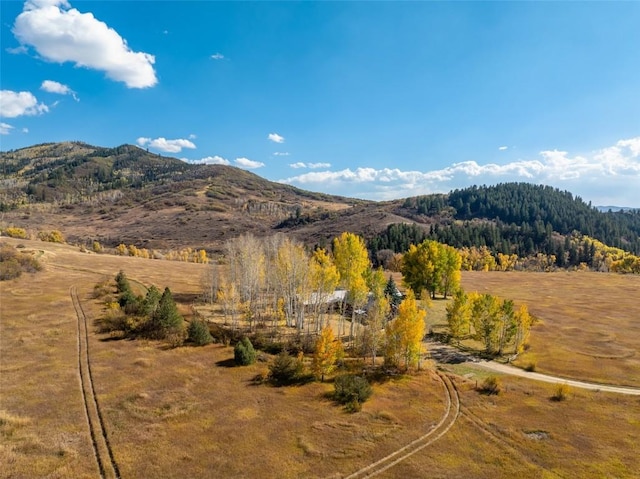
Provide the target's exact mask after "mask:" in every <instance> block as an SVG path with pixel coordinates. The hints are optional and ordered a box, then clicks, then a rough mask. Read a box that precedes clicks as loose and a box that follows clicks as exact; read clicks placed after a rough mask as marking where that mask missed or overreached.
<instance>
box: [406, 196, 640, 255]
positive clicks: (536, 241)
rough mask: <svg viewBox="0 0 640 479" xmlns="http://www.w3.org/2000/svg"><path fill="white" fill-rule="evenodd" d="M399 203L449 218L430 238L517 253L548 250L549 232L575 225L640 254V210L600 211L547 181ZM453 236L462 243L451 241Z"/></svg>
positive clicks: (565, 230)
mask: <svg viewBox="0 0 640 479" xmlns="http://www.w3.org/2000/svg"><path fill="white" fill-rule="evenodd" d="M403 208H404V209H405V210H408V211H409V212H411V213H413V214H416V215H427V216H440V217H441V218H445V219H446V218H449V220H450V221H449V222H448V224H446V223H447V222H446V221H445V224H446V226H445V227H444V228H442V229H443V230H444V231H442V232H441V233H440V234H442V235H443V236H441V237H434V239H438V240H439V241H444V242H447V243H448V244H451V245H452V246H457V247H462V246H483V245H486V246H489V247H492V248H496V249H497V250H499V251H500V252H502V253H505V254H506V253H507V252H509V253H516V254H518V255H519V256H526V255H529V254H537V253H547V254H552V253H553V252H552V251H549V250H550V249H552V248H553V247H554V245H553V244H552V243H551V242H550V241H549V236H550V235H549V233H550V232H555V233H559V234H560V235H563V236H566V235H570V234H572V233H573V232H575V231H577V232H579V233H580V234H582V235H585V236H589V237H591V238H595V239H597V240H598V241H600V242H602V243H604V244H607V245H609V246H612V247H616V248H620V249H623V250H625V251H628V252H631V253H634V254H636V255H640V210H631V211H619V212H606V213H604V212H601V211H599V210H598V209H597V208H595V207H593V206H592V205H591V203H589V204H587V203H585V202H584V201H583V200H582V199H581V198H580V197H579V196H576V197H574V196H573V195H572V194H571V193H569V192H567V191H560V190H559V189H557V188H553V187H550V186H542V185H532V184H529V183H502V184H498V185H495V186H473V187H470V188H465V189H460V190H454V191H452V192H451V193H449V194H448V195H429V196H419V197H415V198H407V199H406V200H405V202H404V204H403ZM477 219H485V220H490V221H494V222H495V224H493V225H491V226H487V225H486V224H485V223H484V222H474V221H473V220H477ZM456 220H457V221H456ZM467 230H468V233H466V232H465V231H467ZM545 233H546V234H545ZM436 236H437V235H436ZM529 240H530V241H529ZM451 241H456V242H458V243H462V244H460V245H454V244H453V242H451ZM465 242H466V243H467V244H465ZM483 242H484V243H483ZM557 256H559V255H557Z"/></svg>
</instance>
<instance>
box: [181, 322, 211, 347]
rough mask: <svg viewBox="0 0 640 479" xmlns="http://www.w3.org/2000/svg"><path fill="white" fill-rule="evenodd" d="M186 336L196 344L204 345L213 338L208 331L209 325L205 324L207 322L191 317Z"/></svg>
mask: <svg viewBox="0 0 640 479" xmlns="http://www.w3.org/2000/svg"><path fill="white" fill-rule="evenodd" d="M187 338H188V339H189V341H191V342H192V343H194V344H195V345H197V346H204V345H206V344H210V343H212V342H213V338H212V337H211V333H210V332H209V326H207V323H205V322H204V321H202V320H201V319H197V318H196V319H193V320H192V321H191V322H190V323H189V329H188V330H187Z"/></svg>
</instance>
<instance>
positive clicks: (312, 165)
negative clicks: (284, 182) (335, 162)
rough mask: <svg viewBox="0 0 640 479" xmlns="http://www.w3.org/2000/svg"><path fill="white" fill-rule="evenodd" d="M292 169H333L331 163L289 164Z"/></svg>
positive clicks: (299, 162) (300, 162)
mask: <svg viewBox="0 0 640 479" xmlns="http://www.w3.org/2000/svg"><path fill="white" fill-rule="evenodd" d="M289 166H290V167H291V168H309V169H312V170H314V169H318V168H331V163H303V162H302V161H298V162H297V163H289Z"/></svg>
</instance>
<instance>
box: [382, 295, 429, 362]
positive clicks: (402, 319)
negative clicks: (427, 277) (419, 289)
mask: <svg viewBox="0 0 640 479" xmlns="http://www.w3.org/2000/svg"><path fill="white" fill-rule="evenodd" d="M425 316H426V312H425V311H424V310H421V309H419V308H418V304H417V303H416V298H415V296H414V294H413V291H412V290H408V291H407V295H406V296H405V299H404V300H403V301H402V303H400V306H398V315H397V316H396V319H394V320H393V321H391V322H390V323H389V324H388V325H387V329H386V339H387V345H386V346H387V347H386V351H385V361H386V362H387V363H388V364H392V365H395V366H399V365H401V364H403V366H404V368H405V369H408V368H410V367H413V366H416V365H418V364H419V360H420V354H421V352H422V339H423V338H424V333H425V324H424V318H425Z"/></svg>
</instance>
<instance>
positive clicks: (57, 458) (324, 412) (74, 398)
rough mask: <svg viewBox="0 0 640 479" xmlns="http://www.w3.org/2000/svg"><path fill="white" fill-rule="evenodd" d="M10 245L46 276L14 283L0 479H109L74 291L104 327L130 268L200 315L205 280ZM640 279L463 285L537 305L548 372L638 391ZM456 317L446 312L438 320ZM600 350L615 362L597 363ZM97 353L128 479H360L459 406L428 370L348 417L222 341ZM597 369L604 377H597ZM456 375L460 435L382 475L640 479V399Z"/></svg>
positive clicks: (320, 387) (104, 340) (1, 377)
mask: <svg viewBox="0 0 640 479" xmlns="http://www.w3.org/2000/svg"><path fill="white" fill-rule="evenodd" d="M7 242H8V243H10V244H14V245H16V244H20V243H22V244H23V245H24V246H25V248H24V249H26V250H32V251H33V252H34V254H36V255H37V256H38V257H39V258H40V260H41V261H42V263H43V264H44V270H43V271H42V272H40V273H38V274H35V275H23V276H22V277H21V278H19V279H18V280H14V281H11V282H3V283H1V284H0V288H1V289H0V293H1V297H0V464H2V467H0V477H7V478H9V477H11V478H32V477H50V478H64V477H78V478H84V477H87V478H89V477H91V478H93V477H96V476H98V468H97V466H96V461H95V458H94V457H93V452H92V447H91V441H90V436H89V432H88V426H87V421H86V417H85V415H84V412H83V404H82V394H81V392H80V379H79V374H78V350H77V331H76V327H77V319H76V314H75V311H74V308H73V305H72V302H71V298H70V293H69V290H70V287H71V286H76V287H77V288H78V292H79V296H80V300H81V301H82V305H83V308H84V309H85V312H86V313H87V315H88V317H89V318H90V320H95V319H97V318H99V317H100V316H101V315H102V314H103V305H102V304H100V303H99V302H98V301H96V300H94V299H93V296H92V292H93V286H94V285H95V284H96V283H98V282H100V281H103V280H104V279H106V278H113V276H115V274H116V273H117V272H118V270H120V269H122V270H124V271H125V272H126V273H127V276H128V277H129V278H130V279H132V280H134V281H137V282H139V283H141V284H144V285H150V284H155V285H156V286H158V287H160V288H162V287H164V286H169V287H170V288H171V289H172V291H173V292H174V295H175V297H176V299H178V300H182V301H184V304H183V305H181V308H182V310H183V312H185V313H188V312H189V310H190V304H191V303H192V302H193V301H195V300H196V298H197V296H198V294H199V292H200V289H201V286H200V278H201V275H202V273H203V270H204V269H205V268H206V267H207V266H204V265H198V264H190V263H179V262H169V261H157V260H145V259H139V258H127V257H116V256H107V255H95V254H88V253H81V252H80V251H79V250H78V249H77V248H74V247H71V246H67V245H58V244H53V243H42V242H37V241H34V242H32V241H25V240H7ZM638 280H640V278H638V277H629V276H612V275H598V274H591V273H571V274H568V273H554V274H545V275H542V274H541V275H536V274H534V273H477V274H475V273H474V274H467V273H465V275H464V276H463V285H464V287H465V289H467V290H474V289H477V290H479V291H485V290H486V291H490V292H492V293H493V294H497V295H500V296H503V297H506V298H512V299H514V300H516V301H526V302H527V303H528V304H529V307H530V310H531V312H532V313H533V314H535V315H536V316H537V317H538V318H539V319H540V320H541V321H540V323H539V324H538V325H537V326H535V327H534V329H533V333H532V340H531V348H530V349H529V351H528V352H527V355H530V356H533V355H535V357H536V359H537V367H538V370H539V371H544V372H549V373H554V374H558V375H564V376H571V377H577V378H579V379H585V380H601V381H602V382H608V383H618V382H619V383H621V384H630V385H636V386H638V385H640V367H639V366H638V362H637V361H638V358H637V357H636V356H635V355H629V354H630V353H629V351H628V350H633V349H635V351H637V350H638V349H639V348H638V343H639V342H640V335H638V334H637V333H638V330H637V328H638V324H637V321H636V323H635V329H634V306H633V304H632V298H633V297H634V294H633V292H634V291H636V292H637V291H638V290H639V286H640V281H638ZM574 295H575V297H574ZM536 298H538V300H537V301H536ZM587 298H588V299H589V301H588V302H586V299H587ZM583 301H584V307H583V306H582V304H583ZM435 303H438V304H437V305H436V304H435ZM443 305H444V302H443V301H435V302H434V311H433V312H432V318H437V317H438V314H439V313H436V312H435V311H436V310H437V308H440V310H441V312H442V311H443ZM624 305H626V307H627V310H625V306H624ZM599 308H600V309H599ZM585 310H586V311H585ZM625 311H626V312H625ZM635 311H636V312H637V308H636V310H635ZM605 325H607V328H606V329H605V330H603V331H606V335H604V333H603V335H602V336H599V335H598V334H597V333H598V332H600V331H601V330H602V328H604V326H605ZM634 341H635V342H634ZM615 348H618V349H615ZM603 351H604V352H607V354H608V355H609V356H608V358H605V359H606V361H604V360H603V358H602V357H597V356H599V355H602V354H604V352H603ZM89 352H90V358H91V366H92V369H93V381H94V386H95V391H96V396H97V398H98V401H99V404H100V408H101V410H102V414H103V416H104V420H105V421H104V422H105V428H106V431H107V433H108V436H109V440H110V443H111V447H112V449H113V453H114V457H115V460H116V461H117V463H118V466H119V470H120V473H121V476H122V477H123V478H125V479H129V478H148V477H163V478H172V477H175V478H178V477H202V478H204V477H225V478H226V477H229V478H240V477H261V478H300V477H309V478H315V477H318V478H320V477H333V478H338V477H345V476H347V475H348V474H350V473H351V472H354V471H356V470H358V469H359V468H362V467H364V466H366V465H368V464H370V463H372V462H374V461H376V460H377V459H379V458H381V457H383V456H385V455H387V454H389V453H391V452H393V451H395V450H397V449H399V448H401V447H403V446H404V445H405V444H407V443H408V442H410V441H412V440H413V439H415V438H417V437H419V436H421V435H423V434H425V432H428V431H429V430H430V428H431V427H433V425H434V424H436V423H437V422H438V421H439V420H440V417H441V416H442V414H443V411H444V407H445V403H444V401H445V397H444V395H443V389H442V385H441V383H440V382H439V381H438V379H437V377H436V375H435V373H434V372H433V371H429V370H426V371H422V372H419V373H417V374H415V375H411V376H408V377H397V378H394V379H390V380H388V381H386V382H384V383H380V384H375V385H374V394H373V396H372V398H371V399H370V400H369V401H368V402H366V403H365V404H364V405H363V409H362V411H361V412H359V413H356V414H348V413H346V412H345V411H344V410H343V408H342V407H340V406H338V405H336V404H335V403H334V402H333V401H332V400H331V399H329V398H328V393H329V392H331V391H332V390H333V388H332V385H331V384H330V383H317V382H316V383H310V384H306V385H303V386H294V387H283V388H275V387H272V386H269V385H264V384H260V385H256V384H255V383H254V382H253V381H252V379H253V378H254V377H255V376H256V375H259V374H263V373H265V372H266V371H267V363H265V362H258V363H256V364H254V365H252V366H248V367H243V368H238V367H229V364H230V361H229V360H230V359H231V358H232V357H233V351H232V348H230V347H227V346H224V345H221V344H212V345H208V346H205V347H201V348H196V347H188V346H185V347H180V348H175V349H171V348H167V347H166V345H164V344H163V343H160V342H154V341H146V340H121V339H117V338H115V337H111V336H110V335H108V334H98V333H97V332H96V330H95V328H94V327H93V326H91V327H90V335H89ZM522 360H523V361H526V360H527V358H523V359H522ZM592 361H594V362H600V363H604V364H603V365H600V366H599V368H600V369H597V370H595V371H593V370H592V368H591V365H592V364H593V363H592ZM634 361H635V362H634ZM451 372H452V373H458V374H459V375H458V376H456V379H455V382H456V384H457V387H458V391H459V394H460V398H461V404H462V409H461V414H460V416H459V417H458V420H457V422H456V423H455V424H454V426H453V428H452V429H451V430H450V431H449V432H448V434H447V435H445V436H443V437H442V438H441V439H440V440H438V441H436V442H435V443H433V444H432V445H430V446H429V447H427V448H425V449H423V450H422V451H420V452H419V453H417V454H415V455H413V456H411V457H409V458H408V459H407V460H406V461H403V462H401V463H399V464H398V465H396V466H394V467H393V468H391V469H389V470H387V471H386V472H384V473H383V474H381V475H380V476H379V477H387V478H392V477H442V478H445V477H478V478H484V477H486V478H490V477H491V478H497V477H512V476H514V475H517V476H519V477H523V478H529V477H531V478H539V477H594V478H595V477H623V478H624V477H626V478H631V477H637V475H636V474H637V473H636V471H637V470H640V458H638V457H637V454H636V453H635V452H637V451H636V445H637V444H638V443H640V398H638V397H623V396H616V395H611V394H603V393H598V392H586V391H577V390H572V391H570V393H569V397H568V399H567V400H565V401H562V402H558V401H552V400H551V399H550V398H551V396H552V395H553V389H554V387H553V386H552V385H548V384H538V383H534V382H531V381H528V380H526V379H522V378H511V377H503V378H502V382H503V393H502V394H500V395H498V396H486V395H482V394H479V393H478V392H477V391H476V390H475V389H474V385H475V381H476V380H482V376H479V375H478V374H481V373H471V372H468V371H466V370H463V369H462V368H453V369H451ZM472 374H474V375H473V376H472Z"/></svg>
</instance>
